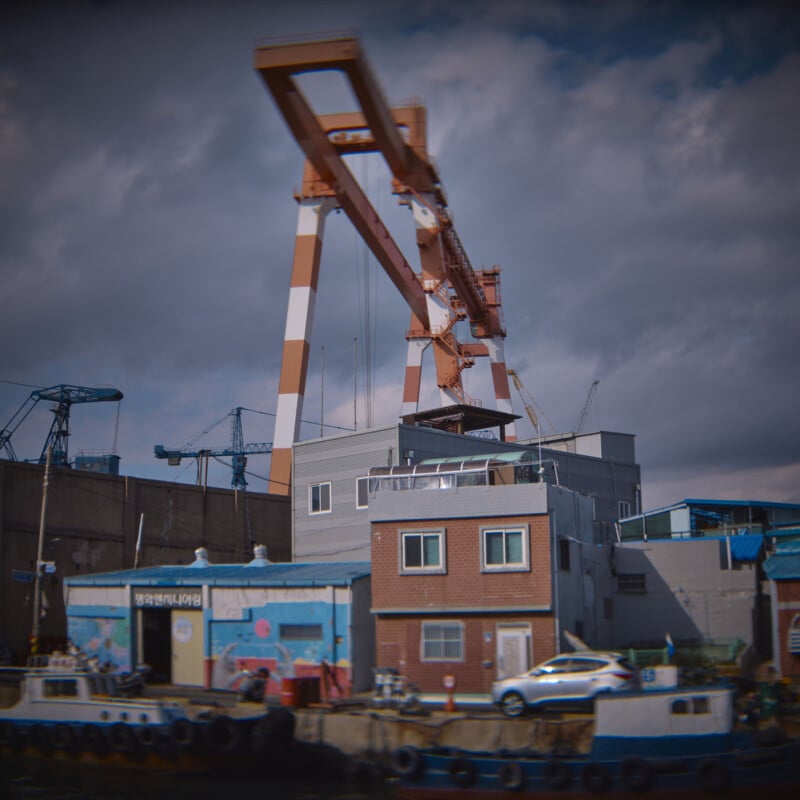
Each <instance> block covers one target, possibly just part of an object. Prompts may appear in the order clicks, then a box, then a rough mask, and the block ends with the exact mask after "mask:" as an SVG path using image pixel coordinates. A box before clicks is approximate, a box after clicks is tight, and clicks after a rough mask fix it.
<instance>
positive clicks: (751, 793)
mask: <svg viewBox="0 0 800 800" xmlns="http://www.w3.org/2000/svg"><path fill="white" fill-rule="evenodd" d="M733 695H734V690H733V688H732V687H730V686H727V685H713V686H702V687H698V686H694V687H674V688H665V689H649V690H647V691H637V692H626V693H618V694H617V693H608V694H602V695H599V696H598V697H597V699H596V701H595V707H594V730H593V735H592V738H591V744H590V747H589V748H588V750H587V751H586V752H575V751H573V752H569V751H568V749H565V748H563V747H562V748H560V749H557V750H556V751H553V752H537V751H534V750H532V749H530V748H526V749H524V750H518V751H500V752H491V753H490V752H474V751H465V750H453V749H445V748H425V749H415V748H413V747H409V746H404V747H400V748H399V749H398V750H396V751H395V752H394V753H393V756H392V766H393V768H394V771H395V773H396V775H397V776H398V777H399V779H400V784H401V789H400V796H401V797H404V798H415V799H416V800H422V798H432V799H433V798H445V797H454V798H455V797H457V798H462V797H463V798H475V799H476V800H477V798H495V797H501V796H505V795H509V794H512V795H513V796H514V797H528V798H537V800H541V799H542V798H549V797H554V798H555V797H565V796H567V797H573V796H575V797H581V796H582V797H589V796H595V795H603V794H606V793H607V794H608V795H609V796H612V797H629V796H634V795H641V796H644V795H646V796H650V797H654V798H672V797H691V796H698V797H705V796H708V795H717V794H725V795H726V796H739V797H748V798H752V797H762V796H767V794H768V795H769V797H770V798H776V797H779V796H784V795H785V796H787V797H789V796H792V797H796V796H797V790H798V788H800V744H798V742H797V741H795V740H791V739H789V738H788V737H787V736H786V735H785V734H784V733H783V732H782V730H781V729H780V728H778V727H777V726H776V727H770V728H765V729H760V730H759V729H755V730H749V729H740V726H738V725H737V723H736V720H735V711H734V702H733V699H734V698H733Z"/></svg>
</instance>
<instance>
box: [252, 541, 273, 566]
mask: <svg viewBox="0 0 800 800" xmlns="http://www.w3.org/2000/svg"><path fill="white" fill-rule="evenodd" d="M253 555H254V556H255V558H253V560H252V561H251V562H250V563H249V564H248V565H247V566H248V567H266V566H267V564H269V561H267V547H266V545H263V544H257V545H256V546H255V547H254V548H253Z"/></svg>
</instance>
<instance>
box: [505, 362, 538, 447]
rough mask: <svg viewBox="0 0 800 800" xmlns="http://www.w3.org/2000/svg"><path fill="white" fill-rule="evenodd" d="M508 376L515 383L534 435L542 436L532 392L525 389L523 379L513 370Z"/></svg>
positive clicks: (509, 371)
mask: <svg viewBox="0 0 800 800" xmlns="http://www.w3.org/2000/svg"><path fill="white" fill-rule="evenodd" d="M508 374H509V376H510V377H511V380H512V381H513V382H514V386H515V388H516V390H517V393H518V394H519V397H520V400H522V405H523V407H524V409H525V413H526V414H527V415H528V419H529V420H530V421H531V425H533V430H534V433H537V434H538V435H540V436H541V433H542V431H541V430H540V428H539V415H538V414H537V413H536V411H535V410H534V408H533V398H532V397H531V394H530V392H529V391H528V390H527V389H526V388H525V386H524V384H523V383H522V379H521V378H520V377H519V375H517V373H516V372H515V371H514V370H513V369H509V370H508Z"/></svg>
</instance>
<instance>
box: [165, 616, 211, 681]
mask: <svg viewBox="0 0 800 800" xmlns="http://www.w3.org/2000/svg"><path fill="white" fill-rule="evenodd" d="M203 673H204V665H203V612H202V611H194V610H192V611H184V610H180V611H178V610H177V609H173V611H172V682H173V683H174V684H177V685H179V686H202V685H203V683H204V681H203V677H204V675H203Z"/></svg>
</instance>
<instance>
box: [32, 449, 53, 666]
mask: <svg viewBox="0 0 800 800" xmlns="http://www.w3.org/2000/svg"><path fill="white" fill-rule="evenodd" d="M52 457H53V446H52V445H50V446H49V447H48V448H47V460H46V461H45V465H44V482H43V484H42V510H41V513H40V515H39V545H38V548H37V550H36V577H35V579H34V584H33V626H32V627H31V655H33V656H35V655H37V654H38V652H39V632H40V630H41V625H42V567H43V566H44V565H43V564H42V556H43V555H44V521H45V517H46V514H47V485H48V484H49V483H50V461H51V459H52Z"/></svg>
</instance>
